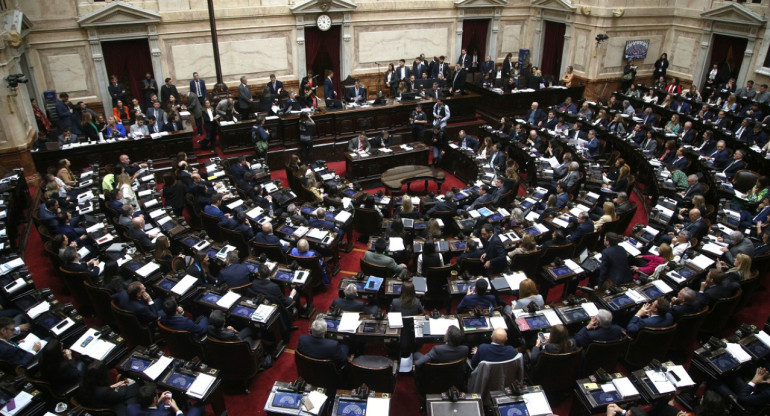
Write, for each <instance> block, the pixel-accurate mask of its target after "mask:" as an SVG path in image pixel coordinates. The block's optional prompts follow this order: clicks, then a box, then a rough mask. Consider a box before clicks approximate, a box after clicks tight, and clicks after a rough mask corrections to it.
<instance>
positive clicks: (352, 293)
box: [332, 283, 377, 314]
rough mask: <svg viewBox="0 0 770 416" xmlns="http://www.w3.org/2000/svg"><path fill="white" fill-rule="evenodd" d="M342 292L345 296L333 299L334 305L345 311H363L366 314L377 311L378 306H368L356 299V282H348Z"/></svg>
mask: <svg viewBox="0 0 770 416" xmlns="http://www.w3.org/2000/svg"><path fill="white" fill-rule="evenodd" d="M342 293H343V295H344V297H342V298H337V299H334V301H332V307H335V306H336V307H338V308H340V309H341V310H342V311H343V312H363V313H366V314H373V313H375V312H377V306H374V305H372V306H367V305H365V304H364V303H363V302H359V301H358V300H357V299H356V298H357V297H358V289H356V285H355V284H353V283H348V285H347V286H345V289H344V290H343V292H342Z"/></svg>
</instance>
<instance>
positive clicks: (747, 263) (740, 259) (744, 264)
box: [717, 253, 751, 282]
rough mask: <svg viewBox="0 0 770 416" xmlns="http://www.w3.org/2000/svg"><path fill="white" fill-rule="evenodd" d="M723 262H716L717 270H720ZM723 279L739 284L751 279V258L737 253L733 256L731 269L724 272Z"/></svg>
mask: <svg viewBox="0 0 770 416" xmlns="http://www.w3.org/2000/svg"><path fill="white" fill-rule="evenodd" d="M724 266H725V265H724V262H722V261H718V262H717V270H722V267H724ZM725 277H726V278H728V279H731V280H733V281H735V282H740V281H742V280H746V279H748V278H750V277H751V257H750V256H749V255H748V254H744V253H738V255H737V256H735V262H734V263H733V267H731V268H729V269H727V271H725Z"/></svg>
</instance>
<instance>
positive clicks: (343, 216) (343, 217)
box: [334, 211, 353, 223]
mask: <svg viewBox="0 0 770 416" xmlns="http://www.w3.org/2000/svg"><path fill="white" fill-rule="evenodd" d="M352 215H353V214H351V213H350V212H348V211H340V212H339V213H338V214H337V215H335V216H334V221H337V222H339V223H344V222H345V221H347V220H348V219H349V218H350V217H351V216H352Z"/></svg>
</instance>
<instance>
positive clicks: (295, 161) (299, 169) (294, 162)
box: [287, 155, 305, 178]
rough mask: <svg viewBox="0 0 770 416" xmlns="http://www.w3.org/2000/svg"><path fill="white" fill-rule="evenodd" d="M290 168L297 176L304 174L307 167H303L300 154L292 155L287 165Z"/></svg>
mask: <svg viewBox="0 0 770 416" xmlns="http://www.w3.org/2000/svg"><path fill="white" fill-rule="evenodd" d="M287 167H288V168H289V171H291V173H293V174H294V176H296V177H298V178H299V177H301V176H303V174H304V172H305V169H303V166H302V164H301V162H300V160H299V156H297V155H291V160H289V164H288V165H287Z"/></svg>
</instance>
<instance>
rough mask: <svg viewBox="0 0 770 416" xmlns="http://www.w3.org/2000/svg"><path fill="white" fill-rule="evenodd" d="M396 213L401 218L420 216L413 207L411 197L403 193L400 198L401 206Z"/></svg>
mask: <svg viewBox="0 0 770 416" xmlns="http://www.w3.org/2000/svg"><path fill="white" fill-rule="evenodd" d="M397 214H398V215H399V216H400V217H401V218H411V219H415V218H420V213H419V212H418V211H417V210H416V209H414V203H413V202H412V197H410V196H409V195H404V196H403V197H402V198H401V206H400V207H398V212H397Z"/></svg>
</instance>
